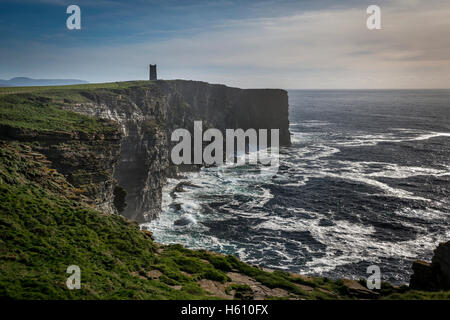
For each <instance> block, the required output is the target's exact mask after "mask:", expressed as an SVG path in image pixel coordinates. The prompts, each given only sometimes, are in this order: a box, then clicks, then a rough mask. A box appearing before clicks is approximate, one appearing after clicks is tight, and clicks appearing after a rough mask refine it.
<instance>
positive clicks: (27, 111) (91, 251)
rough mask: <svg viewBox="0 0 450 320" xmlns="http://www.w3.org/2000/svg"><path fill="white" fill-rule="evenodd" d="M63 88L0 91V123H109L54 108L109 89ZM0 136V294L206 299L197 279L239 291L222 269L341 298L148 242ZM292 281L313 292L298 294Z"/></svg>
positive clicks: (399, 293)
mask: <svg viewBox="0 0 450 320" xmlns="http://www.w3.org/2000/svg"><path fill="white" fill-rule="evenodd" d="M142 84H143V85H148V82H142ZM109 85H110V84H106V85H105V87H107V86H109ZM134 85H137V83H135V82H132V83H124V84H118V85H117V87H114V88H113V89H111V90H118V87H120V86H122V87H123V86H134ZM89 86H93V87H89ZM69 87H70V88H69V89H70V90H68V89H67V88H68V87H67V86H64V87H61V88H51V90H49V89H48V88H47V89H45V90H44V89H41V88H39V89H38V90H37V91H33V92H27V93H21V94H18V95H3V96H2V95H0V116H1V117H0V124H7V125H9V126H13V127H16V128H25V129H33V130H36V131H46V130H59V131H73V130H82V131H86V132H93V131H107V130H111V124H110V123H108V122H104V121H100V120H99V119H95V118H89V117H85V116H82V115H78V114H75V113H71V112H68V111H63V110H62V109H61V108H60V104H61V103H64V102H61V100H62V99H66V102H67V100H69V101H72V102H77V101H80V100H82V99H85V98H84V96H83V95H82V94H81V93H82V92H81V91H82V90H86V89H88V90H109V89H108V88H105V87H103V86H101V85H87V87H86V85H80V86H78V85H77V86H69ZM27 89H28V88H27ZM48 99H50V100H48ZM3 138H4V137H0V144H1V151H0V297H2V298H17V299H23V298H24V299H41V298H42V299H210V298H214V297H213V296H211V295H210V294H208V293H207V292H205V291H204V290H202V289H201V288H200V286H199V281H200V280H201V279H209V280H213V281H215V282H217V283H225V284H226V285H227V286H228V287H227V291H231V290H234V291H236V292H241V291H242V292H245V290H247V289H248V288H246V286H245V285H239V284H235V283H232V282H230V278H229V277H228V275H227V272H229V271H233V272H238V273H241V274H244V275H247V276H249V277H251V278H252V279H254V280H255V281H257V282H259V283H261V284H263V285H265V286H267V287H269V288H282V289H285V290H286V291H287V292H288V293H289V295H291V296H295V297H297V298H299V297H300V298H308V299H335V298H349V297H350V296H349V292H348V289H347V287H345V286H344V285H343V284H342V281H340V280H337V281H333V280H329V279H325V278H310V279H308V280H305V279H304V278H299V277H294V276H292V275H290V274H288V273H284V272H278V271H276V272H266V271H263V270H261V269H259V268H257V267H253V266H250V265H247V264H245V263H243V262H241V261H239V260H237V259H236V258H235V257H233V256H220V255H215V254H211V253H208V252H206V251H192V250H188V249H185V248H183V247H181V246H179V245H173V246H162V245H159V244H157V243H154V242H153V241H152V240H151V239H150V237H149V236H148V235H147V234H145V233H143V232H141V231H140V230H139V229H138V227H137V225H136V224H134V223H133V222H130V221H127V220H126V219H124V218H122V217H121V216H115V215H105V214H102V213H100V212H98V211H95V210H93V209H92V208H90V207H88V206H87V205H86V204H84V202H83V198H82V197H80V196H79V191H78V190H77V189H75V188H73V187H72V186H71V185H70V184H69V183H68V182H67V181H66V179H65V177H64V176H62V175H60V174H59V173H58V172H56V171H55V170H53V169H51V168H49V163H48V162H46V161H45V157H44V156H42V155H40V154H36V153H35V152H32V145H31V144H27V143H19V142H17V141H6V140H4V139H3ZM1 140H3V141H1ZM34 143H36V142H34ZM72 264H75V265H78V266H80V268H81V277H82V279H81V280H82V290H68V289H67V288H66V286H65V281H66V279H67V276H68V275H67V274H66V272H65V271H66V268H67V266H69V265H72ZM152 270H159V271H160V272H161V273H162V275H161V276H159V277H158V278H157V279H152V277H151V276H149V275H148V272H149V271H152ZM300 285H304V286H305V285H306V286H308V287H309V288H313V291H308V292H305V291H304V290H303V289H304V288H305V287H302V286H300ZM302 288H303V289H302ZM383 288H384V289H383V290H382V293H383V297H385V298H419V299H423V298H447V299H448V298H449V294H448V293H426V292H415V291H405V288H402V289H394V288H392V287H391V286H389V285H387V284H384V287H383ZM236 297H239V295H236ZM284 298H287V297H284Z"/></svg>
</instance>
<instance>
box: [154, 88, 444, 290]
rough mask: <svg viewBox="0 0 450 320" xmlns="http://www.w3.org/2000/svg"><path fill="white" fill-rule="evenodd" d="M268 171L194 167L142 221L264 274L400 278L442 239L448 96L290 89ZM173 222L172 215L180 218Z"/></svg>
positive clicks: (165, 239) (169, 237) (166, 238)
mask: <svg viewBox="0 0 450 320" xmlns="http://www.w3.org/2000/svg"><path fill="white" fill-rule="evenodd" d="M289 105H290V107H289V112H290V130H291V133H292V142H293V143H292V146H291V147H289V148H282V149H281V151H280V153H281V154H280V167H279V170H278V173H277V174H276V175H275V176H271V175H261V174H259V170H258V168H255V167H249V166H242V167H221V168H205V169H203V170H201V171H200V172H195V173H189V174H187V175H186V179H184V180H181V181H189V182H191V183H192V185H190V186H185V187H184V189H185V192H174V187H175V186H176V185H177V184H178V183H179V182H180V180H174V179H171V180H169V184H168V185H167V186H166V188H165V190H164V200H163V211H162V213H161V215H160V218H158V219H156V220H154V221H152V222H151V223H148V224H146V226H147V227H148V228H149V229H150V230H152V231H153V234H154V236H155V238H156V240H157V241H159V242H162V243H181V244H183V245H185V246H186V247H189V248H196V249H200V248H203V249H208V250H212V251H217V252H221V253H226V254H234V255H236V256H238V257H239V258H241V259H242V260H244V261H247V262H249V263H252V264H257V265H261V266H264V267H268V268H273V269H281V270H289V271H292V272H297V273H302V274H313V275H322V276H328V277H331V278H341V277H346V278H355V279H358V278H362V277H366V276H367V274H366V270H367V267H368V266H369V265H378V266H379V267H380V269H381V274H382V279H383V280H387V281H390V282H393V283H397V284H401V283H407V282H408V281H409V277H410V274H411V263H412V261H414V260H415V259H425V260H430V259H431V257H432V254H433V249H434V248H435V247H436V246H437V244H438V243H439V242H442V241H445V240H449V239H450V91H449V90H412V91H406V90H404V91H403V90H402V91H399V90H393V91H387V90H377V91H360V90H358V91H349V90H346V91H318V90H314V91H303V90H301V91H300V90H294V91H289ZM180 219H181V220H180Z"/></svg>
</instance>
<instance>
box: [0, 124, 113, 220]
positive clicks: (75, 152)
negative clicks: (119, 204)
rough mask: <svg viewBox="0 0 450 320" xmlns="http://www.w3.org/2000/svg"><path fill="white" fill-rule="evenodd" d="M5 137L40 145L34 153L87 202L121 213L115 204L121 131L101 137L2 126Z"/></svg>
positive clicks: (1, 130)
mask: <svg viewBox="0 0 450 320" xmlns="http://www.w3.org/2000/svg"><path fill="white" fill-rule="evenodd" d="M0 132H1V135H2V136H4V137H8V138H10V139H14V140H18V141H26V142H31V141H33V142H37V143H35V144H34V145H33V150H34V151H36V152H40V153H42V154H44V155H45V156H46V158H47V159H48V160H49V161H50V162H51V166H52V168H54V169H56V170H57V171H58V172H60V173H62V174H63V175H64V176H66V178H67V180H68V181H69V182H70V183H71V184H72V185H73V186H74V187H76V188H78V189H79V191H80V194H82V195H83V196H85V197H86V199H85V200H86V202H87V203H88V204H91V205H92V206H93V207H95V208H97V209H99V210H100V211H102V212H105V213H110V214H113V213H117V212H118V211H117V208H116V206H115V205H114V189H115V188H116V187H117V182H116V180H115V179H114V168H115V165H116V163H117V161H118V158H119V154H120V141H121V135H120V132H119V130H118V128H117V130H115V131H114V130H113V131H107V132H102V133H97V134H88V133H85V132H60V131H47V132H38V131H35V130H30V129H18V128H12V127H8V126H1V128H0Z"/></svg>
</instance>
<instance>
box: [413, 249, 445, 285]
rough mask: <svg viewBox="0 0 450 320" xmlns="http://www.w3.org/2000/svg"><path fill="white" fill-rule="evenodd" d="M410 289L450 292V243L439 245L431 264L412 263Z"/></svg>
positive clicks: (423, 262)
mask: <svg viewBox="0 0 450 320" xmlns="http://www.w3.org/2000/svg"><path fill="white" fill-rule="evenodd" d="M412 268H413V272H414V273H413V275H412V276H411V280H410V284H409V286H410V288H411V289H416V290H430V291H434V290H450V241H447V242H445V243H441V244H439V246H438V247H437V248H436V249H435V250H434V256H433V258H432V260H431V263H428V262H425V261H421V260H417V261H415V262H414V263H413V266H412Z"/></svg>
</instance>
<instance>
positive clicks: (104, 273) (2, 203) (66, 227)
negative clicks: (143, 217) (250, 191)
mask: <svg viewBox="0 0 450 320" xmlns="http://www.w3.org/2000/svg"><path fill="white" fill-rule="evenodd" d="M0 155H1V163H0V297H3V298H15V299H199V298H202V299H205V298H210V296H208V295H207V294H206V293H205V292H204V291H203V290H201V289H200V288H199V286H198V285H197V283H196V282H195V279H192V278H190V277H183V278H182V279H179V280H180V281H179V282H180V283H182V285H183V288H182V289H181V290H175V289H173V288H171V287H170V286H169V285H168V284H167V283H165V282H164V281H160V280H151V279H141V278H140V277H139V276H135V275H133V273H134V272H137V273H138V274H139V273H142V274H144V273H145V272H146V271H149V270H151V269H153V267H152V266H154V265H158V264H159V263H161V262H163V263H164V264H165V265H166V266H167V268H168V269H170V270H171V272H172V273H173V274H177V276H180V274H181V273H180V271H181V270H187V269H190V268H191V267H193V266H196V267H197V266H200V261H199V259H196V260H195V259H192V261H189V263H187V262H186V261H185V260H183V256H180V255H177V254H168V255H167V256H164V257H161V258H158V257H157V255H156V254H155V251H156V245H155V244H154V243H153V242H152V241H151V240H150V239H148V238H147V237H146V236H145V235H144V234H143V233H142V232H141V231H140V230H139V229H138V228H137V226H136V224H135V223H131V222H130V221H127V220H126V219H124V218H123V217H121V216H119V215H104V214H101V213H99V212H97V211H95V210H92V209H90V208H88V207H87V206H85V205H83V204H80V203H79V202H74V201H71V200H69V199H67V197H66V195H67V194H70V192H71V190H70V189H71V186H70V185H68V186H67V187H66V188H64V189H61V190H60V191H61V192H58V190H57V189H54V188H53V187H52V184H51V182H52V180H54V181H58V182H61V180H64V177H62V176H60V175H59V174H57V173H54V172H51V171H48V168H46V167H45V166H44V165H43V164H42V163H40V162H38V161H34V160H32V159H30V158H28V156H27V148H25V147H24V146H21V145H19V144H5V143H2V149H1V151H0ZM36 181H37V182H38V183H37V182H36ZM64 192H65V193H64ZM169 252H170V250H169ZM72 264H75V265H78V266H79V267H80V268H81V279H82V280H81V282H82V289H81V290H68V289H67V288H66V286H65V281H66V279H67V276H68V275H67V274H66V273H65V272H66V268H67V267H68V266H69V265H72ZM214 272H215V270H214V269H213V268H203V269H202V272H201V273H200V274H199V275H201V276H202V277H207V278H208V277H209V278H211V277H212V278H215V277H216V275H214V276H211V275H212V274H214ZM167 274H169V276H170V277H172V278H173V275H171V274H170V272H167ZM217 275H222V274H220V273H217Z"/></svg>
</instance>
